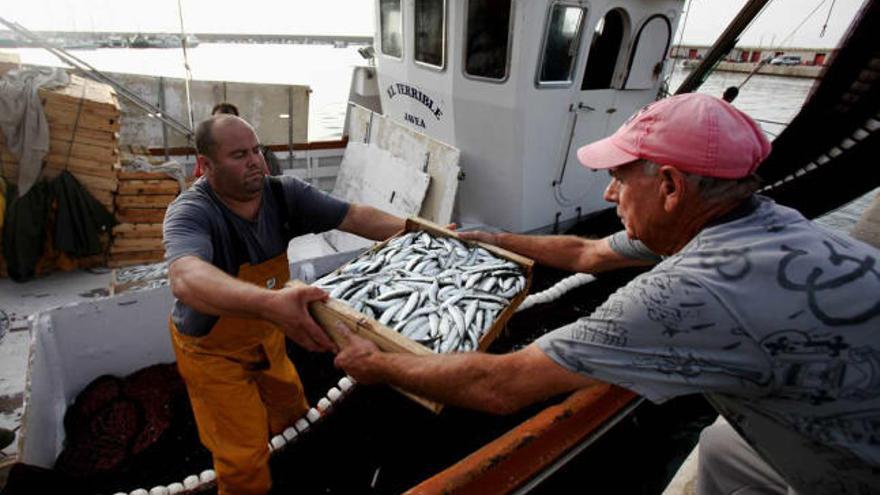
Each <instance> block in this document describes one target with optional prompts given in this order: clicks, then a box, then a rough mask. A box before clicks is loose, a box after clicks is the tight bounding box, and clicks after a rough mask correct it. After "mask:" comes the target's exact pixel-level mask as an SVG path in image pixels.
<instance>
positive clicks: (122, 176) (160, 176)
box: [116, 170, 177, 182]
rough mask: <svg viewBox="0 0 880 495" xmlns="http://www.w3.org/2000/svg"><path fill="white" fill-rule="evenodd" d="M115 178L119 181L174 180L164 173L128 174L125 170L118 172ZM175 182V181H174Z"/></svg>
mask: <svg viewBox="0 0 880 495" xmlns="http://www.w3.org/2000/svg"><path fill="white" fill-rule="evenodd" d="M116 176H117V177H119V180H165V179H174V178H173V177H171V176H170V175H168V174H166V173H164V172H129V171H125V170H119V171H117V172H116ZM174 181H175V182H176V181H177V179H174Z"/></svg>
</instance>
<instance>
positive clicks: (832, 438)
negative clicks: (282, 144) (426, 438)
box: [336, 93, 880, 495]
mask: <svg viewBox="0 0 880 495" xmlns="http://www.w3.org/2000/svg"><path fill="white" fill-rule="evenodd" d="M769 152H770V143H769V142H768V141H767V139H766V137H764V134H763V133H762V132H761V130H760V128H759V127H758V125H757V124H756V123H755V122H754V121H753V120H752V119H751V118H749V117H748V116H747V115H745V114H744V113H742V112H741V111H739V110H737V109H736V108H734V107H733V106H731V105H730V104H729V103H727V102H725V101H723V100H721V99H718V98H715V97H712V96H708V95H703V94H693V93H692V94H685V95H678V96H673V97H670V98H667V99H664V100H661V101H658V102H654V103H652V104H650V105H648V106H646V107H645V108H643V109H642V110H641V111H639V112H638V113H637V114H636V115H634V116H633V117H631V118H630V119H629V120H628V121H627V122H626V123H624V125H623V126H622V127H621V128H620V129H618V131H617V132H615V133H614V134H613V135H612V136H610V137H608V138H606V139H603V140H600V141H597V142H595V143H592V144H589V145H586V146H584V147H582V148H581V149H579V150H578V159H579V160H580V162H581V163H582V164H584V165H585V166H587V167H589V168H592V169H600V170H601V169H604V170H608V172H609V174H610V176H611V181H610V183H609V184H608V187H607V188H606V190H605V199H606V200H608V201H610V202H612V203H615V204H616V205H617V213H618V216H619V217H620V218H621V220H622V222H623V224H624V226H625V230H626V234H627V236H628V237H629V238H630V239H637V240H639V241H641V243H643V244H644V246H645V247H647V248H648V249H649V250H650V251H652V252H654V253H657V254H658V255H661V256H663V257H664V258H663V260H662V261H660V262H659V263H658V264H657V265H656V266H655V267H654V268H653V269H651V270H650V271H648V272H646V273H643V274H641V275H639V276H638V277H636V278H634V279H633V280H632V281H631V282H630V283H628V284H627V285H626V286H624V287H623V288H621V289H619V290H618V291H617V292H615V293H614V294H613V295H612V296H611V297H609V299H608V300H607V301H606V302H605V303H603V304H602V305H601V306H600V307H598V308H597V309H596V310H595V311H594V312H593V314H592V315H590V316H589V317H586V318H582V319H580V320H579V321H576V322H574V323H572V324H569V325H567V326H564V327H561V328H558V329H556V330H554V331H552V332H550V333H548V334H546V335H544V336H542V337H541V338H540V339H538V340H537V341H536V342H535V343H533V344H531V345H529V346H528V347H526V348H525V349H522V350H519V351H517V352H513V353H510V354H504V355H490V354H485V353H478V352H473V353H461V354H453V355H436V356H414V355H409V354H402V353H387V352H382V351H380V350H379V349H378V348H377V347H376V346H375V345H374V344H373V343H372V342H370V341H368V340H365V339H363V338H361V337H359V336H357V335H354V334H352V333H351V332H349V331H347V330H346V329H345V328H344V327H340V328H339V331H340V332H341V333H342V334H343V335H344V336H345V343H344V344H342V350H341V351H340V352H339V354H338V355H337V356H336V364H337V366H339V367H340V368H342V369H343V370H345V371H346V372H347V373H349V374H350V375H351V376H353V377H354V378H355V379H356V380H358V381H359V382H361V383H365V384H369V383H389V384H392V385H394V386H397V387H399V388H401V389H404V390H407V391H410V392H413V393H416V394H419V395H422V396H425V397H428V398H431V399H434V400H439V401H442V402H445V403H448V404H453V405H458V406H463V407H470V408H474V409H480V410H485V411H490V412H495V413H507V412H511V411H514V410H517V409H519V408H522V407H524V406H526V405H528V404H531V403H534V402H536V401H539V400H543V399H546V398H548V397H551V396H554V395H557V394H560V393H565V392H569V391H573V390H575V389H580V388H586V387H593V386H597V385H599V384H601V383H611V384H615V385H618V386H621V387H623V388H627V389H630V390H632V391H634V392H636V393H639V394H641V395H642V396H644V397H646V398H647V399H649V400H651V401H653V402H657V403H660V402H663V401H666V400H668V399H670V398H673V397H676V396H680V395H686V394H693V393H702V394H704V395H705V397H706V398H707V399H708V401H709V402H710V403H711V404H712V405H713V406H714V407H715V408H716V409H717V410H718V412H719V413H720V415H721V416H722V417H723V418H724V419H725V420H726V421H724V420H719V421H718V422H716V423H715V424H714V425H712V426H710V427H708V428H706V429H705V430H704V431H703V433H702V435H701V440H700V450H699V453H700V467H699V472H698V479H697V493H699V494H730V493H746V492H748V493H778V494H784V493H791V492H792V491H796V492H798V493H804V494H806V493H815V494H829V495H830V494H842V493H859V494H861V493H880V476H878V475H877V473H878V472H880V442H877V441H876V439H877V437H878V434H877V425H878V424H880V387H878V386H877V384H878V383H880V365H878V363H880V332H878V331H877V329H878V328H880V271H878V268H877V262H878V260H880V250H878V249H877V248H874V247H872V246H869V245H867V244H865V243H862V242H860V241H857V240H855V239H853V238H851V237H848V236H846V235H841V234H837V233H834V232H831V231H828V230H826V229H825V228H823V227H821V226H819V225H818V224H815V223H813V222H810V221H808V220H807V219H805V218H804V217H803V216H802V215H801V214H800V213H798V212H797V211H795V210H792V209H790V208H786V207H783V206H780V205H777V204H775V203H774V202H773V201H772V200H770V199H768V198H766V197H762V196H760V195H756V194H754V193H755V191H756V190H757V187H758V185H759V179H758V178H757V176H756V175H755V171H756V169H757V167H758V165H759V164H760V163H761V162H762V161H763V160H764V158H765V157H766V156H767V155H768V153H769ZM485 235H489V234H485ZM483 236H484V234H479V233H478V234H473V238H480V239H481V240H489V241H490V242H491V241H495V242H498V243H499V244H502V245H504V246H506V247H508V248H512V249H514V250H517V251H519V252H521V253H527V254H531V255H534V256H536V257H538V258H539V259H541V260H542V261H544V262H548V264H552V265H553V266H559V267H569V268H573V269H582V268H583V267H589V266H601V265H602V264H603V263H608V260H606V261H605V262H601V258H602V256H599V257H598V258H594V259H592V260H590V259H589V258H590V256H588V255H586V254H585V253H583V252H581V250H583V249H587V248H588V247H589V246H592V248H593V249H594V250H595V252H599V253H603V252H604V253H605V255H606V257H607V256H611V258H610V260H611V261H610V263H611V264H612V265H614V264H620V263H625V261H622V260H620V259H615V256H618V255H614V254H613V250H612V249H609V246H610V244H609V242H608V240H599V241H592V242H588V243H582V242H580V241H575V240H571V239H567V238H558V237H557V238H548V239H542V238H541V237H528V236H508V235H500V236H497V237H495V238H492V237H489V238H486V237H483ZM609 253H612V254H609ZM584 260H586V261H584ZM597 260H600V261H597Z"/></svg>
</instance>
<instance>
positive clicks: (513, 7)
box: [375, 0, 684, 232]
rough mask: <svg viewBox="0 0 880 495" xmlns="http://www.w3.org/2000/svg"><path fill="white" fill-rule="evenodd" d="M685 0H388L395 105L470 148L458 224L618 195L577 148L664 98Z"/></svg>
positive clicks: (573, 214)
mask: <svg viewBox="0 0 880 495" xmlns="http://www.w3.org/2000/svg"><path fill="white" fill-rule="evenodd" d="M683 3H684V1H683V0H636V1H621V0H617V1H613V0H611V1H607V0H590V1H554V0H451V1H447V0H405V1H404V0H376V36H375V40H376V41H375V45H376V46H375V48H376V50H375V51H376V55H375V58H376V66H377V72H378V84H379V94H380V98H381V103H382V108H383V111H384V113H385V115H386V116H387V117H389V118H391V119H393V120H395V121H397V122H400V123H403V124H405V125H407V126H409V127H411V128H412V129H414V130H418V131H420V132H423V133H425V134H427V135H429V136H431V137H434V138H436V139H439V140H441V141H443V142H445V143H448V144H450V145H452V146H455V147H456V148H458V149H460V150H461V167H462V170H463V172H464V173H463V174H462V175H463V178H462V181H461V182H460V184H459V192H458V202H457V215H456V218H457V220H458V222H459V223H460V224H462V225H465V226H468V225H490V226H494V227H499V228H502V229H505V230H509V231H514V232H532V231H547V230H550V229H551V228H553V227H554V226H556V225H562V224H568V223H570V222H572V221H574V220H576V219H577V218H578V217H579V216H580V215H582V214H587V213H589V212H592V211H595V210H598V209H602V208H605V207H607V206H609V204H608V203H606V202H605V201H604V200H603V199H602V192H603V190H604V188H605V185H606V184H607V182H608V176H607V174H604V173H593V172H590V171H588V170H586V169H584V168H583V167H582V166H581V165H580V164H579V163H578V162H577V159H576V156H575V153H576V150H577V148H578V147H579V146H581V145H583V144H585V143H588V142H591V141H594V140H596V139H599V138H602V137H604V136H606V135H608V134H609V133H611V132H613V131H614V130H615V129H616V128H617V127H618V126H619V125H620V124H622V123H623V122H624V121H625V120H626V119H627V118H628V117H629V116H630V115H631V114H632V113H633V112H634V111H635V110H637V109H638V108H640V107H641V106H643V105H645V104H647V103H648V102H650V101H653V100H654V99H656V97H657V94H658V91H659V90H660V88H661V85H662V83H663V81H664V79H665V77H666V75H667V74H668V72H669V71H670V70H671V62H670V60H669V58H668V53H669V48H670V46H671V43H672V37H673V33H675V30H676V25H677V22H678V19H679V15H680V13H681V9H682V7H683Z"/></svg>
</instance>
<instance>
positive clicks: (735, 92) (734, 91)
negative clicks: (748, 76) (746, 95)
mask: <svg viewBox="0 0 880 495" xmlns="http://www.w3.org/2000/svg"><path fill="white" fill-rule="evenodd" d="M737 96H739V88H737V87H736V86H730V87H729V88H727V89H725V90H724V95H722V96H721V99H723V100H724V101H726V102H727V103H733V100H735V99H736V97H737Z"/></svg>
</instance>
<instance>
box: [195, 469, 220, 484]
mask: <svg viewBox="0 0 880 495" xmlns="http://www.w3.org/2000/svg"><path fill="white" fill-rule="evenodd" d="M215 479H217V473H215V472H214V470H213V469H205V470H204V471H202V474H200V475H199V481H201V482H202V483H210V482H212V481H214V480H215Z"/></svg>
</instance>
